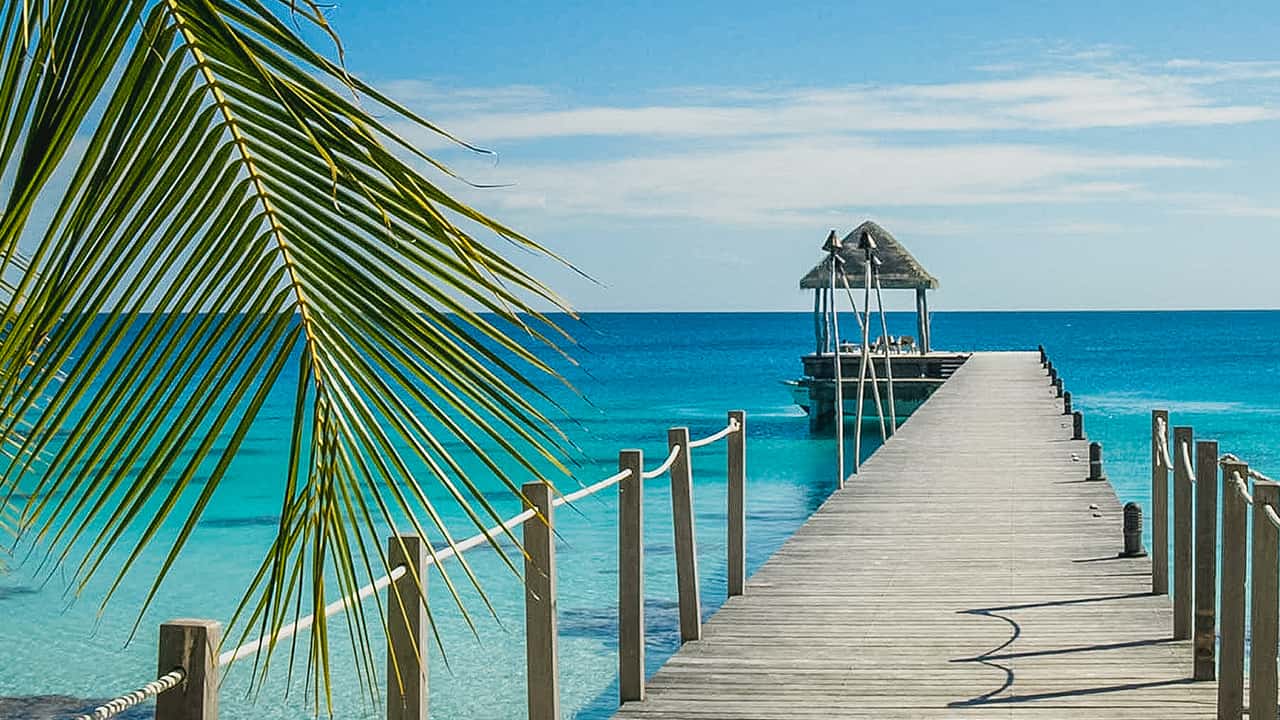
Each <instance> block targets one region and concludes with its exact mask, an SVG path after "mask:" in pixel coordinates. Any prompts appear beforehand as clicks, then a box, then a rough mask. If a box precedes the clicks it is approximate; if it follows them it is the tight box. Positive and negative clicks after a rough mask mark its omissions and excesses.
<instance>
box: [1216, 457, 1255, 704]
mask: <svg viewBox="0 0 1280 720" xmlns="http://www.w3.org/2000/svg"><path fill="white" fill-rule="evenodd" d="M1237 476H1238V477H1241V478H1248V477H1249V466H1248V465H1245V464H1244V463H1237V462H1229V463H1223V465H1222V577H1221V579H1220V580H1219V586H1220V593H1219V594H1220V597H1221V602H1222V610H1221V614H1220V616H1219V617H1220V618H1221V622H1222V629H1221V631H1220V632H1221V635H1222V641H1221V645H1220V647H1219V650H1218V651H1219V653H1220V655H1221V656H1220V657H1219V658H1218V720H1240V715H1241V711H1242V710H1243V709H1244V607H1245V605H1244V573H1245V557H1246V555H1245V554H1246V552H1247V551H1248V548H1246V547H1245V542H1246V541H1247V539H1248V531H1249V526H1248V522H1249V520H1248V514H1247V513H1248V504H1247V503H1246V502H1245V500H1244V498H1242V497H1240V493H1238V492H1237V491H1236V487H1235V484H1236V483H1235V477H1237Z"/></svg>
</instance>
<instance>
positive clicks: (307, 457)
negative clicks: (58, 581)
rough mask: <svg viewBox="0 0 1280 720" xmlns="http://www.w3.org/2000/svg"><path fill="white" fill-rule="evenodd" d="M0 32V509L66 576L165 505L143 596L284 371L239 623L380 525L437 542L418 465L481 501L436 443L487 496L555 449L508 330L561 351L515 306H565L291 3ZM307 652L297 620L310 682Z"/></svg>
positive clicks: (335, 567) (538, 362)
mask: <svg viewBox="0 0 1280 720" xmlns="http://www.w3.org/2000/svg"><path fill="white" fill-rule="evenodd" d="M304 35H310V36H317V35H318V36H320V37H326V38H331V39H332V48H334V49H332V50H328V49H327V50H325V51H324V52H321V51H320V50H317V49H313V48H312V47H311V46H310V45H308V44H307V42H306V41H305V39H304ZM0 43H3V46H2V47H0V179H3V181H4V185H2V186H0V189H4V188H7V190H8V197H7V198H5V199H4V200H3V202H4V208H3V217H2V219H0V273H2V274H3V276H4V277H6V278H11V288H10V291H8V292H6V293H5V294H4V296H3V297H2V298H0V300H3V312H4V317H3V318H2V321H3V328H4V332H3V334H2V335H0V426H2V427H0V437H2V438H4V441H5V442H6V443H9V444H10V445H11V447H10V452H8V453H6V455H5V457H3V458H0V505H7V506H8V513H9V514H8V515H7V516H6V517H7V518H8V520H7V525H8V527H9V529H10V530H11V532H12V533H13V534H14V535H15V536H16V537H17V538H18V539H19V540H22V541H29V542H31V543H32V545H33V546H37V547H40V548H42V552H43V553H44V554H45V557H46V558H47V559H48V560H49V561H50V565H51V566H52V565H56V566H59V567H64V568H69V569H71V570H73V571H74V572H73V573H72V576H73V577H74V579H75V583H76V585H75V586H76V587H77V588H78V589H80V590H83V588H84V587H85V584H86V583H87V582H88V581H89V579H90V578H93V577H95V576H97V575H98V574H100V573H103V572H109V573H110V574H111V576H113V577H114V578H115V579H114V582H113V583H112V584H111V586H110V591H108V592H107V593H106V597H105V598H103V600H102V601H103V602H104V603H105V602H107V600H108V599H109V598H110V597H111V594H112V593H114V592H115V591H116V589H117V588H118V587H119V584H120V582H121V579H122V578H123V577H124V576H125V575H126V574H127V573H128V572H129V571H130V569H131V568H132V567H133V566H134V564H135V563H136V561H137V560H138V558H139V557H140V556H141V554H142V553H143V552H144V551H145V550H146V549H147V548H148V547H149V546H150V545H151V544H152V543H153V541H155V540H156V538H157V537H158V536H159V535H160V530H161V528H162V526H165V523H166V521H171V523H170V527H175V526H176V527H177V528H178V529H177V530H176V534H174V535H173V540H172V541H171V543H170V546H169V548H168V549H167V551H165V560H164V562H163V565H162V568H161V570H160V571H159V573H158V575H157V577H155V578H154V582H153V584H152V586H151V591H150V594H149V595H148V596H147V599H146V603H145V604H144V607H143V608H142V609H143V610H145V607H146V604H150V603H151V602H152V600H153V598H154V596H155V593H156V590H157V588H158V587H159V586H160V583H161V581H162V580H163V578H164V576H165V574H166V573H167V572H168V571H169V569H170V567H171V566H172V564H173V563H174V561H175V560H176V559H177V557H178V555H179V553H180V552H181V550H182V548H183V546H184V544H185V543H186V542H187V541H188V540H189V538H190V536H191V533H192V531H193V530H194V529H195V527H196V525H197V522H198V521H199V519H200V517H201V513H202V512H203V511H204V510H205V508H206V507H207V506H208V505H209V503H210V501H211V500H212V499H213V497H214V495H215V493H216V492H217V490H218V488H219V485H220V482H221V481H222V480H223V479H224V478H225V477H226V476H227V470H228V467H229V466H230V464H231V461H232V459H233V458H234V457H235V456H236V453H237V451H238V450H239V449H240V447H241V445H242V443H243V441H244V439H245V437H246V435H247V434H248V432H249V430H250V428H251V426H252V425H253V423H254V421H255V419H256V418H258V416H259V413H260V411H261V410H262V408H263V405H264V403H265V402H266V400H267V397H268V395H269V394H270V393H271V392H272V391H273V390H274V389H276V388H277V387H281V386H284V385H289V386H290V387H291V389H290V390H289V392H290V393H292V394H293V395H294V397H295V398H296V400H295V412H294V416H293V418H292V430H291V431H290V433H289V439H288V442H289V448H290V449H289V465H288V467H287V468H282V472H281V475H280V477H279V478H278V484H277V486H278V488H279V491H280V495H281V513H280V521H279V526H278V529H277V535H276V538H275V540H274V542H273V543H272V544H271V547H270V548H268V549H266V553H265V557H264V559H263V562H262V565H261V568H260V570H259V572H258V574H257V576H256V577H255V578H253V580H252V582H251V583H249V587H248V589H247V591H246V593H245V596H244V600H243V601H242V603H241V605H240V611H239V612H238V613H237V615H236V620H235V623H236V624H237V626H238V628H239V631H240V632H241V633H242V636H243V634H249V633H256V632H259V631H261V632H265V633H270V632H272V631H273V630H274V629H276V628H279V627H280V626H282V625H284V624H286V623H288V622H290V621H291V620H292V619H294V618H296V617H297V616H298V615H299V614H303V613H305V612H308V611H311V610H319V609H320V606H322V605H323V604H324V603H325V602H327V600H330V599H332V597H333V596H334V595H336V594H340V593H347V592H351V591H353V590H354V589H356V588H357V587H358V586H359V585H360V584H362V583H363V582H365V581H366V580H367V579H369V578H370V577H373V576H377V575H380V574H382V573H383V572H384V571H386V570H387V569H388V568H387V567H386V565H387V561H386V557H385V556H384V554H383V552H382V550H381V543H380V541H378V540H377V536H378V534H379V533H380V532H383V531H385V529H386V528H387V527H389V526H394V527H396V528H397V529H398V530H400V531H401V532H414V533H417V534H420V535H422V536H426V537H434V538H436V539H437V541H438V542H442V543H445V544H449V543H452V542H453V541H452V540H451V539H450V538H451V535H450V531H449V529H448V528H447V527H446V525H445V522H444V519H443V517H442V512H441V510H440V508H437V507H436V506H435V504H433V502H432V500H430V499H429V498H428V493H427V490H428V486H429V485H431V484H434V485H435V486H437V487H438V488H443V489H444V490H445V491H446V494H447V496H448V497H449V498H450V502H452V503H453V504H456V506H457V507H458V508H461V510H462V511H463V512H464V513H465V515H466V516H467V517H468V518H470V520H471V522H472V523H473V524H474V525H475V526H476V527H485V526H488V525H492V524H494V523H495V521H498V520H500V518H499V517H498V514H497V513H496V511H495V509H494V508H493V507H492V506H491V504H490V503H489V502H487V501H486V499H485V496H484V495H483V494H482V493H481V492H480V489H479V486H478V485H477V481H476V478H474V477H472V476H471V475H470V474H469V473H468V472H467V471H465V470H464V467H463V462H462V458H461V457H457V456H455V454H454V453H452V452H451V451H450V447H453V448H457V447H459V446H460V447H461V448H463V451H464V452H465V454H466V456H467V457H468V458H471V459H472V460H478V461H479V463H480V464H481V465H482V466H483V467H484V468H486V472H487V473H488V474H491V475H492V476H494V477H496V478H498V479H500V480H501V481H502V483H504V484H505V486H506V487H507V488H508V489H509V490H510V491H511V492H512V493H515V494H519V486H520V483H521V482H523V481H525V480H527V479H529V478H542V477H543V475H544V474H545V473H547V472H548V469H549V468H550V469H558V470H556V471H557V472H558V471H559V470H563V469H564V466H563V464H562V460H563V458H564V457H565V456H566V452H565V451H566V446H567V441H566V440H565V439H564V437H563V435H561V434H560V433H559V431H558V430H556V428H555V426H554V424H553V423H552V422H550V421H549V420H548V418H547V416H546V414H545V411H544V408H547V407H550V405H549V403H550V398H548V397H547V396H546V395H545V394H544V393H543V391H542V390H540V389H539V385H538V384H537V382H535V380H538V381H539V382H540V381H541V380H539V378H540V377H542V378H545V377H547V376H553V377H554V376H555V370H554V368H553V367H551V366H550V365H549V364H548V362H547V361H545V360H544V359H542V358H541V355H540V354H538V353H535V352H534V351H532V350H530V349H528V346H530V345H534V346H536V345H537V344H538V343H539V342H543V343H547V344H550V345H552V346H554V344H555V343H563V342H564V341H565V340H566V339H567V336H565V335H564V334H563V332H562V331H561V330H560V329H559V328H558V327H556V325H555V324H554V323H553V322H552V321H551V320H550V319H548V318H547V317H546V316H545V315H543V314H542V313H540V312H539V308H546V307H552V308H557V309H561V310H567V308H566V307H565V305H564V303H563V302H562V301H561V300H560V299H559V298H558V297H557V296H556V295H555V294H554V293H553V292H552V291H551V290H550V289H549V288H547V287H546V286H545V285H543V284H542V283H541V282H539V281H538V280H536V279H535V278H533V277H532V276H530V275H529V274H528V273H527V272H525V271H524V270H522V269H521V268H520V267H518V266H516V265H515V264H513V263H512V261H511V260H510V259H509V257H508V256H509V255H510V254H511V253H510V251H511V250H512V249H513V247H514V248H515V249H521V250H524V251H526V252H525V253H524V254H525V255H527V256H536V255H539V254H541V255H548V253H547V251H546V250H544V249H543V248H542V247H540V246H539V245H537V244H536V243H534V242H532V241H530V240H529V239H527V238H525V237H524V236H522V235H521V234H519V233H517V232H516V231H514V230H512V229H511V228H508V227H506V226H505V225H503V224H501V223H499V222H497V221H496V220H494V219H492V218H490V217H488V216H486V215H484V214H481V213H479V212H477V211H475V210H473V209H472V208H470V207H468V206H467V205H465V204H463V203H462V202H459V201H458V200H456V199H455V198H454V197H452V196H451V195H450V194H448V193H446V191H445V190H442V189H441V186H440V183H441V181H442V180H447V179H448V177H450V173H449V170H448V168H447V167H445V166H444V165H442V164H440V163H438V162H436V161H435V160H433V159H432V158H430V157H428V156H427V155H424V154H422V153H421V152H419V151H418V150H416V149H415V147H414V146H413V145H412V144H411V143H410V142H408V141H407V140H406V139H404V138H403V133H401V132H397V128H406V127H409V128H415V129H417V130H421V129H425V130H428V131H431V132H436V133H439V134H445V133H444V131H442V130H440V129H438V128H436V127H435V126H433V125H431V124H430V123H429V122H427V121H426V120H425V119H423V118H421V117H419V116H417V115H415V114H414V113H412V112H411V111H409V110H408V109H406V108H405V107H403V106H401V105H398V104H397V103H396V102H395V101H393V100H392V99H390V98H388V97H385V96H384V95H382V94H380V93H379V92H378V91H377V90H375V89H374V88H372V87H369V86H368V85H366V84H365V83H363V82H362V81H360V80H359V79H357V78H355V77H353V76H352V75H350V74H348V73H347V72H346V70H345V68H344V67H343V65H342V64H341V46H340V45H338V44H337V38H336V36H335V35H333V34H332V31H331V30H330V27H329V25H328V24H327V22H326V20H325V17H324V15H323V13H322V10H321V8H320V7H319V6H318V5H317V4H315V3H314V2H302V1H301V0H297V1H295V2H287V1H284V0H276V1H274V2H272V1H271V0H118V1H116V0H113V1H112V2H105V1H102V0H98V1H83V0H25V1H24V0H16V1H14V2H9V3H7V4H6V5H5V8H4V10H3V17H0ZM328 44H329V42H328V41H326V46H327V45H328ZM326 53H328V54H326ZM330 55H332V56H333V58H336V60H335V59H331V57H330ZM366 106H367V107H366ZM369 108H372V109H369ZM446 137H448V136H447V135H446ZM57 172H62V173H63V174H64V175H66V176H69V179H59V176H58V175H56V173H57ZM433 178H435V179H433ZM41 208H45V209H46V210H48V209H51V211H48V212H42V211H41V210H40V209H41ZM486 238H487V240H486ZM495 240H496V241H498V243H499V244H500V247H495V245H494V241H495ZM24 251H25V252H26V253H27V254H28V255H29V257H23V256H22V255H21V254H20V253H23V252H24ZM529 338H533V339H535V340H536V341H537V342H534V343H529V342H528V340H529ZM543 355H544V354H543ZM508 468H518V470H519V472H518V473H516V474H518V475H519V477H515V476H513V474H512V472H511V471H509V470H508ZM454 530H455V531H456V530H457V528H454ZM165 538H166V542H168V541H169V539H168V538H169V536H167V535H166V536H165ZM495 547H497V544H496V543H495ZM499 549H500V550H501V548H499ZM503 557H504V558H506V557H507V555H506V554H503ZM507 562H508V563H511V562H512V561H511V560H510V559H508V560H507ZM453 567H454V571H453V572H452V573H450V572H444V571H445V568H443V567H442V568H441V571H442V575H443V577H444V582H445V584H446V585H447V587H448V588H449V589H450V591H451V592H453V594H454V598H455V600H458V597H459V596H458V592H457V589H458V586H456V585H455V580H454V575H460V577H462V578H465V580H463V582H465V583H469V584H472V585H476V586H477V587H478V586H479V583H478V580H477V578H476V577H475V574H474V573H473V572H472V570H471V568H470V567H469V565H468V564H467V562H466V559H465V557H463V556H459V558H458V561H457V563H456V564H454V565H453ZM458 602H459V605H461V601H460V600H458ZM349 613H350V614H349V616H348V621H349V622H350V623H351V624H352V628H353V635H354V637H355V638H356V640H357V645H356V652H357V653H358V655H359V656H360V657H361V658H362V659H363V660H364V663H363V665H364V667H365V668H366V669H370V670H371V668H372V654H371V652H370V648H369V647H368V633H367V629H366V628H367V625H366V617H365V616H364V614H363V611H362V610H361V609H360V608H359V606H358V605H357V606H356V607H354V608H353V609H351V610H350V611H349ZM139 614H140V615H141V613H139ZM379 615H380V613H379ZM374 622H377V621H376V620H375V621H374ZM265 652H266V653H267V654H268V656H269V653H270V647H268V648H267V650H266V651H265ZM290 657H291V658H292V653H291V654H290ZM328 658H329V649H328V633H327V625H326V624H325V623H324V622H317V624H316V626H315V628H314V630H313V632H312V635H311V642H310V647H309V649H308V650H307V659H308V667H309V669H310V672H312V673H314V679H315V680H316V683H315V687H317V688H324V689H325V690H327V687H328V662H329V660H328ZM260 659H262V660H264V661H263V662H262V663H261V664H260V666H259V667H260V669H261V670H262V671H263V672H265V669H266V666H267V663H266V662H265V658H260ZM290 665H291V666H292V659H291V661H290Z"/></svg>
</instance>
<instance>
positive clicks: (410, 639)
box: [387, 535, 431, 720]
mask: <svg viewBox="0 0 1280 720" xmlns="http://www.w3.org/2000/svg"><path fill="white" fill-rule="evenodd" d="M427 558H428V553H427V544H426V542H424V541H423V540H422V539H421V538H419V537H417V536H416V535H393V536H391V537H390V538H388V539H387V565H388V566H389V567H393V568H394V567H397V566H399V565H404V566H405V567H407V568H408V572H406V573H405V574H404V575H401V576H400V579H399V580H396V581H395V582H393V583H391V584H390V585H388V586H387V720H427V652H428V649H429V647H428V644H427V643H428V638H429V636H430V634H431V625H430V622H429V621H428V619H427V603H426V600H425V599H424V598H423V597H422V594H421V593H420V592H419V590H421V591H423V592H425V591H426V589H427V576H426V574H425V573H426V568H427V567H428V565H427ZM419 583H421V585H419Z"/></svg>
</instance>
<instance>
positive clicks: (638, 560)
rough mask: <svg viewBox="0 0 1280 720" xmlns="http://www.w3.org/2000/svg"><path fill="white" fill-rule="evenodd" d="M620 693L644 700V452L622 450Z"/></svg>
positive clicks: (621, 696)
mask: <svg viewBox="0 0 1280 720" xmlns="http://www.w3.org/2000/svg"><path fill="white" fill-rule="evenodd" d="M618 470H619V471H622V470H630V471H631V474H630V475H628V476H626V477H625V478H623V479H622V481H621V482H619V483H618V695H619V699H620V701H621V702H624V703H625V702H630V701H632V700H643V699H644V498H643V488H644V478H642V477H641V476H640V473H642V472H644V452H643V451H640V450H623V451H622V452H620V453H618Z"/></svg>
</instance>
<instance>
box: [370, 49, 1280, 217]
mask: <svg viewBox="0 0 1280 720" xmlns="http://www.w3.org/2000/svg"><path fill="white" fill-rule="evenodd" d="M1055 62H1058V66H1056V67H1045V66H1043V65H1034V66H1032V65H1022V66H1016V65H1009V64H1004V65H1001V66H999V67H998V68H995V69H994V70H993V69H992V68H991V67H988V69H987V70H975V71H974V74H975V77H976V78H977V79H974V80H971V81H965V82H951V83H899V84H878V85H873V84H865V85H855V86H841V87H809V88H788V89H767V88H766V89H762V88H665V89H664V88H658V89H655V90H654V91H653V93H651V94H650V100H651V102H647V103H637V104H633V105H609V104H599V103H596V104H575V103H573V102H570V101H568V100H566V99H565V98H563V97H559V96H557V95H556V93H554V92H552V91H549V90H546V89H542V88H534V87H528V86H513V87H504V88H493V89H476V88H471V89H461V90H449V89H446V88H442V87H440V86H438V85H435V84H432V83H424V82H418V81H410V80H405V81H400V82H399V83H396V84H393V86H392V88H391V89H392V94H393V95H396V96H397V97H401V98H404V99H405V100H406V102H409V103H410V104H411V105H412V106H414V107H415V108H416V109H418V110H420V111H422V112H423V113H424V114H426V115H427V116H428V117H431V118H432V119H433V120H435V121H436V122H438V124H439V125H440V126H442V127H445V128H447V129H449V130H450V131H452V132H455V133H457V134H458V135H459V136H460V137H463V138H465V139H467V140H469V141H474V142H476V143H478V144H481V145H483V146H486V147H492V148H496V149H498V150H500V151H503V152H504V158H503V162H502V164H501V165H499V166H497V168H490V167H477V168H472V169H468V170H466V171H465V172H466V174H467V175H468V176H469V177H470V178H471V179H473V180H477V181H480V182H509V183H511V184H512V187H510V188H506V189H502V190H496V191H487V192H484V193H479V194H477V199H478V201H479V202H481V203H482V204H490V205H498V206H502V207H504V208H506V209H508V210H522V211H531V212H537V213H540V214H543V215H550V216H553V217H555V216H570V215H572V216H578V217H581V216H613V217H631V218H648V217H672V218H696V219H700V220H709V221H714V222H720V223H727V224H733V223H789V224H798V223H803V222H818V221H821V220H824V219H828V218H830V217H831V216H832V215H835V214H840V213H850V212H860V211H863V210H866V209H871V208H874V209H877V210H879V209H883V208H889V209H892V208H902V207H930V206H932V207H957V206H966V205H967V206H984V205H989V206H997V205H1027V204H1046V205H1048V204H1072V203H1085V202H1095V203H1096V202H1114V201H1117V200H1121V199H1124V198H1126V197H1149V196H1150V195H1151V192H1150V191H1148V190H1147V187H1146V186H1147V184H1148V182H1149V180H1150V178H1151V177H1152V175H1153V174H1158V173H1167V172H1172V171H1179V170H1196V169H1205V168H1214V167H1220V166H1222V165H1223V164H1224V161H1222V160H1219V159H1215V158H1210V157H1197V156H1196V153H1195V152H1187V151H1185V150H1182V149H1179V150H1177V151H1170V152H1131V153H1126V152H1116V151H1115V150H1114V149H1113V148H1109V147H1104V146H1096V147H1095V146H1093V144H1092V143H1093V141H1094V139H1095V138H1097V137H1099V135H1098V133H1100V132H1102V131H1104V130H1105V129H1108V128H1162V127H1175V126H1176V127H1196V126H1224V125H1239V124H1247V123H1257V122H1261V121H1267V120H1272V119H1276V118H1277V117H1280V105H1276V106H1273V105H1272V104H1270V103H1269V101H1267V100H1266V98H1267V97H1268V95H1267V93H1263V92H1258V93H1249V92H1242V91H1241V89H1242V88H1245V89H1246V90H1247V89H1248V87H1249V84H1250V83H1258V82H1265V80H1266V79H1267V78H1270V77H1272V76H1273V74H1280V63H1277V62H1269V61H1268V62H1261V61H1259V62H1253V61H1249V62H1216V61H1215V62H1211V61H1200V60H1193V59H1186V58H1183V59H1175V60H1168V61H1163V62H1158V63H1135V62H1122V61H1119V60H1117V59H1116V56H1115V53H1114V51H1113V50H1111V49H1101V50H1097V51H1088V52H1083V53H1081V52H1074V53H1072V54H1071V55H1070V56H1069V57H1068V58H1067V59H1066V60H1061V59H1060V58H1056V57H1055ZM1063 63H1065V64H1063ZM1237 96H1244V97H1247V98H1249V101H1247V102H1245V101H1238V100H1236V99H1235V98H1236V97H1237ZM1258 98H1261V99H1258ZM401 129H402V130H403V131H404V133H405V134H407V135H408V136H409V137H410V138H411V140H413V141H414V142H415V143H417V144H419V145H420V146H423V147H426V148H440V147H444V146H446V145H447V144H448V143H447V141H445V140H443V139H442V138H440V137H438V136H434V135H432V134H431V133H430V132H427V131H424V130H421V129H415V128H410V127H407V126H402V127H401ZM566 139H569V140H591V141H592V142H589V143H576V144H574V145H565V144H564V143H563V141H564V140H566ZM557 141H561V144H560V145H557V146H555V149H554V150H553V151H552V152H547V151H546V150H542V151H541V152H539V151H538V148H540V147H543V145H540V144H545V143H549V142H557ZM583 146H585V147H583Z"/></svg>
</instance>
